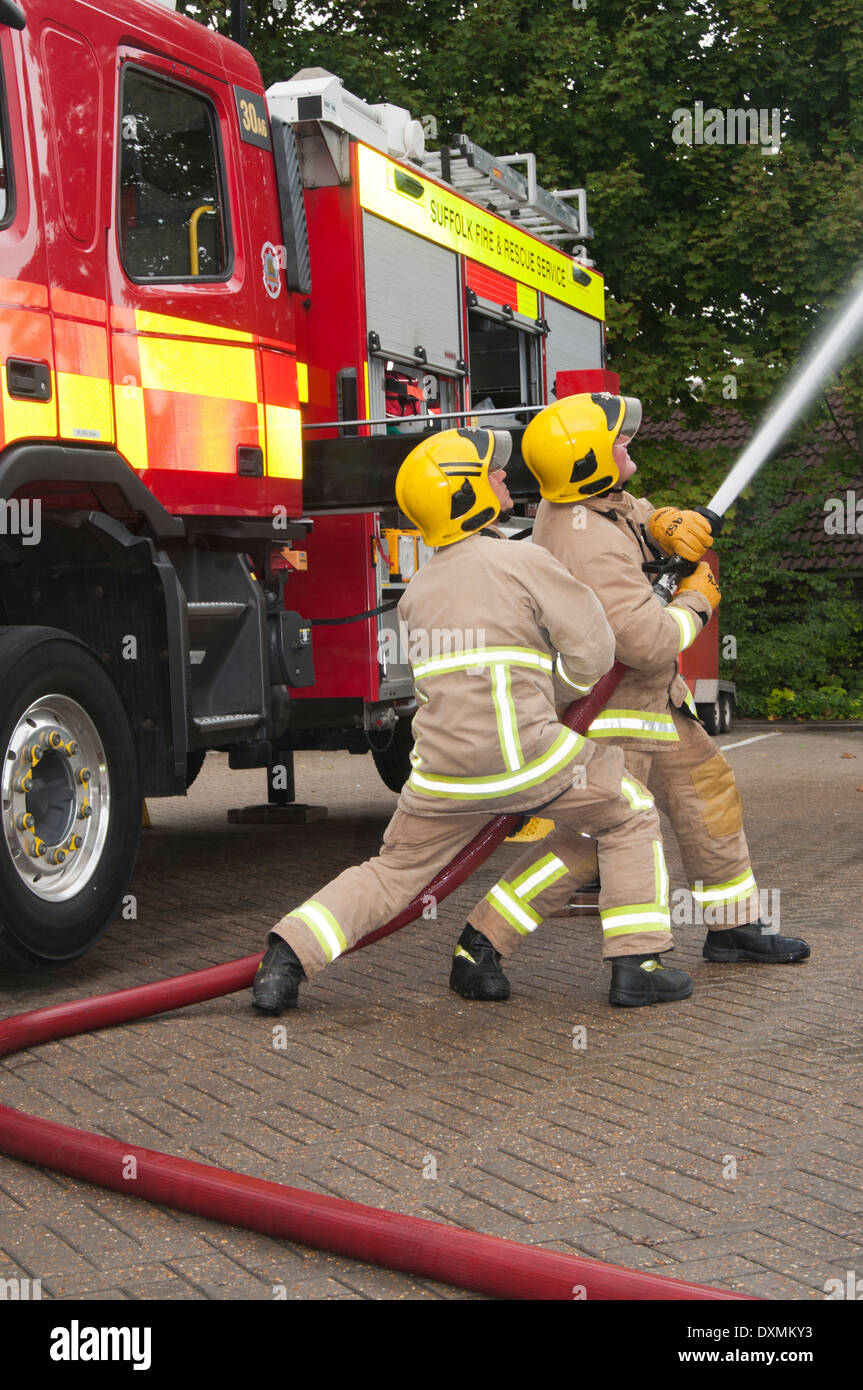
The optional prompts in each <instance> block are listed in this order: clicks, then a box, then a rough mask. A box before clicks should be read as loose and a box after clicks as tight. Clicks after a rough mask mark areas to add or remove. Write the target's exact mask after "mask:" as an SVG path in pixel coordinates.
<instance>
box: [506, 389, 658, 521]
mask: <svg viewBox="0 0 863 1390" xmlns="http://www.w3.org/2000/svg"><path fill="white" fill-rule="evenodd" d="M640 424H641V402H640V401H638V400H636V399H635V397H634V396H612V395H609V394H608V393H605V392H603V393H596V394H593V395H589V394H583V395H579V396H564V397H563V399H562V400H559V401H555V403H554V405H548V406H546V408H545V410H541V411H540V413H539V414H538V415H535V416H534V418H533V419H532V420H531V422H530V424H529V425H528V427H527V429H526V430H525V432H524V438H523V439H522V443H521V452H522V455H523V457H524V461H525V463H526V464H527V466H528V468H529V469H530V471H531V473H533V475H534V477H535V478H536V480H537V482H538V483H539V489H540V492H541V493H542V495H543V497H545V498H547V499H548V501H549V502H575V501H577V500H578V499H579V498H582V497H595V496H596V495H597V493H600V492H607V491H608V489H609V488H613V487H614V486H615V484H616V483H617V482H618V481H619V479H620V470H619V469H618V467H617V464H616V463H615V461H614V457H613V454H612V449H613V447H614V444H615V441H616V440H617V439H618V437H620V438H623V439H627V440H629V439H631V438H632V436H633V435H634V434H635V432H636V430H637V429H638V426H639V425H640Z"/></svg>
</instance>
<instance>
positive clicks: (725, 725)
mask: <svg viewBox="0 0 863 1390" xmlns="http://www.w3.org/2000/svg"><path fill="white" fill-rule="evenodd" d="M733 720H734V697H733V696H732V695H729V694H728V692H727V691H723V692H722V693H721V695H720V696H719V732H720V733H721V734H729V733H730V732H731V725H732V722H733Z"/></svg>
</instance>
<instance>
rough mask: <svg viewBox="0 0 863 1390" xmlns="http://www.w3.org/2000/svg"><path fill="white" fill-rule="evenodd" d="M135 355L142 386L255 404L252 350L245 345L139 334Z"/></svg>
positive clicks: (254, 374)
mask: <svg viewBox="0 0 863 1390" xmlns="http://www.w3.org/2000/svg"><path fill="white" fill-rule="evenodd" d="M138 355H139V360H140V363H141V385H142V386H143V387H144V388H145V389H149V390H156V391H174V392H179V393H181V394H183V395H189V396H215V397H217V398H218V399H219V400H228V401H251V402H253V403H254V404H257V401H258V379H257V374H256V372H255V354H254V352H253V351H252V350H251V349H249V348H241V347H228V346H220V345H219V344H217V343H189V342H180V341H179V340H178V339H176V338H139V339H138Z"/></svg>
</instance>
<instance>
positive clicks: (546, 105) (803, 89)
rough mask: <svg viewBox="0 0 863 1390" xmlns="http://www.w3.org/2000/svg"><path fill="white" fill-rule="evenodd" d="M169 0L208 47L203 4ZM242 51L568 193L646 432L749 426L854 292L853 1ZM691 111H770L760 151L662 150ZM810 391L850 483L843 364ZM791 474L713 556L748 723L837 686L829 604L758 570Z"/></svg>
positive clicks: (331, 6)
mask: <svg viewBox="0 0 863 1390" xmlns="http://www.w3.org/2000/svg"><path fill="white" fill-rule="evenodd" d="M181 3H182V4H184V5H185V8H186V9H187V11H188V12H190V13H193V14H195V15H196V17H198V18H200V19H201V20H202V21H203V22H205V23H208V24H211V25H216V26H218V27H219V28H220V29H222V30H223V31H224V32H227V31H228V27H229V23H228V19H227V14H228V13H229V7H228V8H227V10H226V6H225V4H224V3H223V0H196V3H193V0H181ZM274 5H278V6H279V7H280V9H279V10H277V9H276V8H275V7H274ZM249 35H250V47H251V49H252V51H253V53H254V54H255V57H256V58H257V60H258V63H259V65H260V67H261V69H262V72H263V75H264V80H265V83H267V84H270V83H272V82H274V81H277V80H283V79H285V78H287V77H290V76H292V75H293V73H294V72H295V71H296V70H298V69H299V68H302V67H312V66H318V67H323V68H327V69H329V70H330V71H331V72H334V73H337V74H338V75H339V76H340V77H341V78H342V79H343V81H344V83H345V86H346V87H347V88H348V89H349V90H351V91H354V92H356V93H357V95H359V96H362V97H363V98H364V99H365V100H367V101H370V102H377V101H389V102H394V103H397V104H399V105H401V106H405V107H407V108H408V109H410V111H411V112H412V114H413V115H416V116H424V115H428V114H431V115H434V117H435V118H436V121H437V126H438V133H439V138H440V141H441V142H444V141H447V140H449V139H451V137H452V136H453V135H454V134H455V133H456V132H457V131H462V130H463V131H466V132H467V133H468V134H469V135H470V136H471V137H472V138H473V139H474V140H475V141H477V142H478V143H479V144H480V145H483V146H485V147H486V148H487V149H489V150H491V151H492V152H494V153H496V154H503V153H509V152H513V151H516V150H518V151H524V150H532V151H534V152H535V153H536V155H537V159H538V172H539V177H540V181H541V182H542V183H543V184H544V185H545V186H546V187H549V188H571V187H579V186H584V187H586V188H587V191H588V207H589V212H590V219H591V222H592V223H593V225H594V227H595V229H596V235H595V239H594V240H593V241H592V243H591V255H592V256H593V258H594V259H595V261H596V263H597V265H598V266H599V267H600V268H601V269H602V270H603V272H604V274H605V276H606V286H607V292H608V300H607V308H608V325H607V327H608V348H609V365H610V366H612V367H613V368H615V369H616V370H617V371H619V372H620V374H621V377H622V380H623V383H624V389H625V390H626V391H627V392H628V393H631V394H633V395H639V396H641V398H642V400H643V401H644V404H645V410H646V413H647V415H648V417H649V418H652V419H653V420H657V419H662V418H664V417H667V416H668V415H669V413H670V412H671V411H673V410H680V409H682V410H683V411H684V413H685V415H686V416H687V417H688V418H689V419H690V420H693V421H695V422H698V421H699V420H706V419H707V418H708V416H709V415H710V414H711V412H712V411H713V410H714V409H715V408H716V407H717V406H721V405H722V404H723V401H724V400H725V399H727V398H728V397H729V395H730V393H732V392H733V393H734V395H733V399H734V405H735V408H736V409H738V410H739V411H740V412H741V413H742V414H743V415H744V416H745V417H746V418H747V419H750V420H753V421H754V420H756V419H757V418H758V417H759V416H760V415H761V414H762V413H763V412H764V410H765V408H766V406H767V405H768V403H769V401H770V400H771V399H772V398H773V397H774V396H775V394H776V392H777V390H778V388H779V386H780V385H781V383H782V381H783V379H784V377H785V375H786V373H787V372H788V370H789V368H790V367H791V366H792V365H793V364H794V363H795V362H796V361H797V360H798V359H799V358H800V357H801V355H802V354H804V353H805V352H806V350H807V348H808V346H809V344H810V342H811V338H812V334H813V331H814V329H815V325H816V324H817V323H818V322H819V320H820V319H821V318H822V317H823V316H824V315H826V314H829V313H830V312H831V311H832V309H833V308H834V307H835V306H836V305H837V304H838V303H839V302H840V301H841V299H842V298H843V295H844V293H845V291H846V289H847V287H848V286H849V284H850V283H851V282H852V280H853V279H854V277H855V275H856V274H857V273H858V269H859V266H860V262H861V259H863V237H861V220H863V219H861V209H863V161H861V154H863V24H861V10H860V0H412V3H407V4H406V3H404V0H316V3H314V4H310V3H307V0H249ZM698 102H700V103H702V104H703V107H704V108H705V109H710V108H718V109H719V110H721V111H728V110H732V111H737V110H747V109H753V110H755V111H764V112H765V113H767V114H768V115H769V114H770V113H772V112H774V111H776V112H778V113H779V117H780V121H781V125H780V132H781V136H780V140H779V148H778V151H777V152H769V151H768V150H767V149H765V147H764V146H763V145H762V144H761V143H760V141H759V142H758V143H739V144H738V143H734V144H728V143H715V144H706V143H704V144H696V143H692V144H686V143H678V142H676V141H675V140H674V138H673V131H674V128H675V119H676V117H675V113H679V112H680V111H689V112H691V113H694V112H695V109H696V103H698ZM771 123H772V120H771ZM833 384H834V386H836V385H838V387H839V388H840V391H841V400H842V404H843V409H844V412H845V416H846V419H847V420H850V424H849V426H848V443H849V451H848V452H849V455H852V456H854V455H856V459H855V471H856V472H859V463H860V459H861V458H863V353H861V352H860V351H859V350H858V351H857V352H856V353H855V354H854V355H853V357H852V358H851V359H849V361H848V362H847V363H846V364H845V365H844V367H843V368H842V369H841V371H840V372H839V374H838V377H836V378H834V383H833ZM821 412H822V414H823V406H822V407H821ZM813 413H814V414H817V413H818V407H815V409H814V411H813V412H810V417H809V418H810V420H811V418H812V415H813ZM641 457H642V458H643V469H642V472H643V475H644V476H645V477H646V480H647V485H648V490H649V491H650V494H651V495H652V496H653V497H654V500H655V501H662V500H674V501H677V500H687V501H688V502H689V503H690V504H691V503H692V502H694V501H696V500H699V499H700V500H704V499H706V498H707V497H708V496H710V495H711V494H712V492H713V490H714V489H715V486H716V485H717V484H718V483H719V481H720V479H721V478H722V477H723V476H724V474H725V473H726V472H727V469H728V466H729V464H730V462H731V460H730V459H729V458H728V457H727V456H724V455H723V454H722V453H721V452H719V451H716V452H714V453H713V454H703V453H701V452H699V453H698V454H697V455H696V456H694V457H693V455H692V453H691V452H689V453H688V454H687V453H683V452H682V451H680V450H679V449H675V447H674V446H669V445H667V444H663V445H661V446H659V445H656V444H652V445H651V444H646V445H643V446H642V449H641ZM794 459H795V455H794V450H793V441H792V444H791V445H790V447H789V450H788V452H786V454H785V455H784V456H783V458H782V459H780V460H779V461H777V462H776V463H775V464H773V465H771V466H770V467H769V468H768V469H767V470H765V472H764V473H763V474H762V475H761V477H760V478H759V480H758V483H757V486H756V487H755V488H754V489H753V490H752V492H751V495H750V496H748V497H747V498H746V499H744V500H742V501H741V502H740V504H739V505H738V507H737V508H736V509H735V510H734V512H733V514H732V516H731V519H730V523H729V526H728V527H727V531H726V536H725V537H724V539H723V542H722V554H723V566H724V568H723V585H722V587H723V592H724V595H725V597H724V600H723V604H722V608H721V610H720V611H721V614H722V622H723V629H724V631H726V632H729V633H732V634H734V635H735V636H736V637H737V639H738V650H739V652H740V659H739V663H738V667H737V671H736V675H737V679H738V683H739V686H740V688H741V695H742V703H743V708H744V709H746V710H747V712H749V713H763V712H765V710H766V709H767V701H768V699H769V697H770V692H771V691H772V690H774V689H777V690H787V691H794V690H797V689H804V690H806V691H809V692H810V693H812V692H816V691H817V689H818V687H819V686H825V687H827V688H833V689H837V688H840V689H842V690H845V689H851V690H857V689H859V680H860V678H859V674H858V673H859V670H860V663H861V634H860V609H859V605H857V604H854V603H852V601H851V600H850V598H849V597H848V594H847V584H846V583H845V582H844V581H843V579H842V578H841V576H837V575H832V576H831V575H829V574H824V573H818V572H811V571H806V570H802V571H797V572H795V571H791V570H787V569H783V568H781V567H780V564H779V561H780V557H786V556H788V554H789V552H790V549H792V548H793V547H790V546H789V541H788V536H789V533H790V531H791V530H792V529H793V526H794V524H796V520H799V519H801V518H802V516H803V515H804V514H809V513H811V510H812V506H813V501H812V499H813V498H815V499H817V500H816V503H815V505H820V503H821V499H822V498H823V497H825V496H827V495H829V493H828V492H824V491H823V487H824V486H827V484H826V483H825V482H823V481H822V480H819V479H818V478H816V477H815V476H814V475H813V474H812V473H811V471H810V472H807V471H806V470H804V469H802V467H801V466H800V465H799V463H795V461H794ZM846 466H847V455H846ZM840 467H841V465H840ZM839 485H840V486H841V480H840V484H839ZM795 488H796V489H798V490H799V491H800V492H801V493H802V494H803V495H802V497H801V498H800V500H797V501H795V502H793V503H788V501H787V496H788V493H789V491H792V490H793V489H795ZM819 488H821V489H822V490H821V491H819V490H818V489H819ZM807 494H808V498H807ZM723 674H726V675H730V674H732V673H731V672H730V671H728V670H724V671H723ZM807 698H809V697H808V696H807ZM812 698H813V699H814V695H813V697H812ZM788 703H789V702H788V701H787V700H785V699H784V697H783V698H782V699H778V700H777V699H776V698H775V699H774V707H775V708H780V707H788ZM834 703H835V702H834ZM840 703H841V702H840Z"/></svg>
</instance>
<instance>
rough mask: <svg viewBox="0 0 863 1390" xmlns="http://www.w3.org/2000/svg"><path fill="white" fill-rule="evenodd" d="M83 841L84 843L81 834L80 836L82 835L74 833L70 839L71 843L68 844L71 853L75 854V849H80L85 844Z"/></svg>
mask: <svg viewBox="0 0 863 1390" xmlns="http://www.w3.org/2000/svg"><path fill="white" fill-rule="evenodd" d="M83 843H84V841H83V840H82V839H81V836H80V835H73V836H72V838H71V840H70V841H69V844H68V845H67V849H68V850H69V853H70V854H73V853H74V851H75V850H76V849H80V848H81V846H82V845H83Z"/></svg>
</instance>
